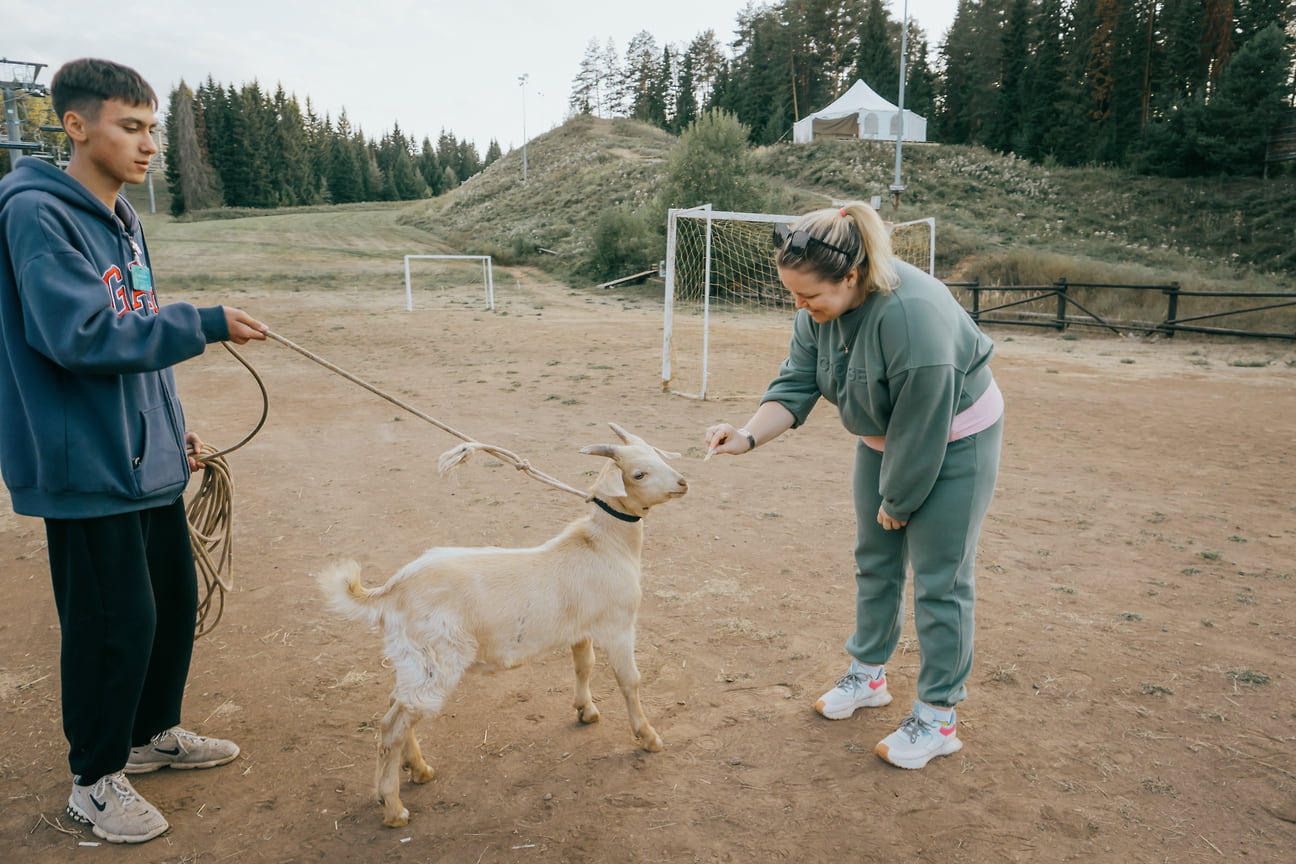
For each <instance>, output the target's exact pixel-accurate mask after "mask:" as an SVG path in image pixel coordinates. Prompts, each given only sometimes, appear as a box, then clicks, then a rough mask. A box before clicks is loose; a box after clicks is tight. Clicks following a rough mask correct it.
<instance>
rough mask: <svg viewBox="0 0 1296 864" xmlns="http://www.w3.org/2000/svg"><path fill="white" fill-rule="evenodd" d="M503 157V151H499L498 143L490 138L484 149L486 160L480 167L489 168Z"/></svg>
mask: <svg viewBox="0 0 1296 864" xmlns="http://www.w3.org/2000/svg"><path fill="white" fill-rule="evenodd" d="M503 155H504V151H503V150H501V149H500V144H499V142H498V141H496V140H495V139H494V138H492V139H491V141H490V145H489V146H488V147H487V148H486V158H485V159H484V160H483V162H482V167H483V168H489V167H490V166H491V165H492V164H494V163H495V162H497V161H498V160H499V158H500V157H501V156H503Z"/></svg>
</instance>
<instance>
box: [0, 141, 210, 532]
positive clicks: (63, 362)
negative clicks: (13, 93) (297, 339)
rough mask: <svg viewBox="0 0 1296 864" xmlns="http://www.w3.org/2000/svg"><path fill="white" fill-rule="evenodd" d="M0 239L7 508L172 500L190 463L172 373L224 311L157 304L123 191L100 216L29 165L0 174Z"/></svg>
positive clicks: (71, 509)
mask: <svg viewBox="0 0 1296 864" xmlns="http://www.w3.org/2000/svg"><path fill="white" fill-rule="evenodd" d="M0 238H3V242H0V336H2V337H3V343H2V344H0V350H3V354H2V355H0V469H2V470H3V475H4V481H5V484H6V485H7V486H8V487H9V494H10V497H11V498H12V500H13V509H14V510H15V511H16V512H18V513H22V514H24V515H28V516H41V517H45V518H53V519H86V518H93V517H99V516H110V515H114V514H118V513H127V512H130V511H134V510H143V509H145V508H149V507H158V506H161V505H164V504H169V503H171V502H173V501H175V500H176V498H177V497H179V496H180V494H181V493H183V492H184V488H185V484H186V483H188V481H189V464H188V460H187V458H186V456H185V446H184V434H185V423H184V414H183V413H182V411H181V409H180V400H179V398H178V397H177V396H176V387H175V377H174V375H173V374H172V371H171V369H170V367H171V366H173V365H174V364H176V363H179V362H180V361H182V360H187V359H189V358H190V357H195V356H197V355H199V354H201V353H203V351H204V350H205V349H206V346H207V344H208V343H209V342H220V341H223V340H226V339H228V338H229V326H228V324H227V323H226V321H225V313H224V310H223V309H222V307H220V306H212V307H207V308H202V309H199V308H196V307H194V306H192V305H190V304H188V303H170V304H167V305H166V306H161V305H159V304H158V302H157V298H156V295H155V294H154V292H153V288H152V285H151V279H149V278H147V277H146V276H145V275H144V271H143V270H142V269H141V265H142V267H148V268H149V270H148V272H150V273H151V271H152V267H151V264H150V261H149V256H148V248H147V246H145V243H144V233H143V231H142V230H141V228H140V224H139V219H138V218H137V217H136V215H135V211H134V210H133V209H131V206H130V204H128V203H127V202H126V199H125V198H122V197H121V196H118V198H117V201H116V207H115V212H114V210H109V209H108V208H107V207H106V206H104V204H103V202H102V201H100V200H99V199H98V198H96V197H95V196H94V195H93V194H92V193H91V192H90V190H88V189H86V188H85V187H84V186H82V185H81V183H79V182H78V181H77V180H75V179H74V178H72V177H70V176H68V175H67V174H65V173H63V172H62V171H60V170H59V169H57V168H55V167H54V166H52V165H49V164H46V163H44V162H41V161H39V160H37V159H23V160H21V161H20V162H19V163H18V164H17V166H15V168H14V170H13V171H12V172H10V174H9V175H8V176H7V177H5V178H4V179H3V180H0ZM132 265H135V266H136V270H134V271H132Z"/></svg>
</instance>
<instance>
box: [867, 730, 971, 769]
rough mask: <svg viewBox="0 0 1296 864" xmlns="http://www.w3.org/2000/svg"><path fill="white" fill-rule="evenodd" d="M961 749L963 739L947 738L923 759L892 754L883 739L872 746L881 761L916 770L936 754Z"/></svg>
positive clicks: (943, 754)
mask: <svg viewBox="0 0 1296 864" xmlns="http://www.w3.org/2000/svg"><path fill="white" fill-rule="evenodd" d="M962 749H963V741H962V740H961V739H959V738H949V739H947V740H946V741H945V743H944V744H943V745H941V748H940V749H939V750H937V751H935V752H933V753H930V754H928V755H927V758H925V759H901V758H899V757H896V756H893V755H892V753H891V748H890V747H888V746H887V745H886V742H883V741H879V742H878V745H877V747H874V748H873V752H874V753H876V754H877V755H878V756H880V757H882V761H883V762H886V763H888V764H890V765H894V766H896V767H897V768H908V769H909V770H910V771H916V770H918V769H919V768H921V767H923V766H924V765H926V764H927V763H928V762H930V761H931V760H933V759H935V758H936V757H937V756H948V755H950V754H951V753H957V752H958V751H960V750H962Z"/></svg>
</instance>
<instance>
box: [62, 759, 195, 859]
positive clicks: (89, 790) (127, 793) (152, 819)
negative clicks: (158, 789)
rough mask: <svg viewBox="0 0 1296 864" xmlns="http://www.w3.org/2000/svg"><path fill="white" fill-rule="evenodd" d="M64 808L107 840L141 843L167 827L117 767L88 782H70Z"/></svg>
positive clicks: (168, 826)
mask: <svg viewBox="0 0 1296 864" xmlns="http://www.w3.org/2000/svg"><path fill="white" fill-rule="evenodd" d="M67 812H68V815H69V816H71V817H72V818H73V819H75V820H77V821H78V822H84V823H86V824H87V825H89V826H90V830H92V831H94V833H95V836H96V837H102V838H103V839H105V840H107V841H108V842H109V843H143V842H144V841H145V840H152V839H153V838H154V837H156V836H158V835H159V834H161V833H162V832H163V831H165V830H167V829H168V828H170V827H171V826H170V825H168V824H167V821H166V819H165V818H163V816H162V814H161V813H159V812H158V810H157V808H156V807H154V806H153V805H152V804H150V803H149V802H147V801H145V800H144V799H143V798H141V797H140V795H139V793H138V792H136V791H135V787H133V786H131V784H130V781H129V780H127V779H126V775H125V774H123V773H122V772H121V771H118V772H117V773H116V774H108V775H105V776H103V777H100V778H99V779H98V780H96V781H95V782H94V783H92V784H91V785H89V786H81V785H78V784H76V783H73V784H72V795H71V796H70V797H69V798H68V806H67Z"/></svg>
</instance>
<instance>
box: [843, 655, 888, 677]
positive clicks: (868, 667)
mask: <svg viewBox="0 0 1296 864" xmlns="http://www.w3.org/2000/svg"><path fill="white" fill-rule="evenodd" d="M850 671H852V672H863V673H864V674H865V675H867V676H868V677H870V678H872V679H873V680H874V681H876V680H878V679H879V678H881V677H882V676H884V675H886V667H885V666H874V665H872V664H870V663H861V662H859V661H858V660H851V665H850Z"/></svg>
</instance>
